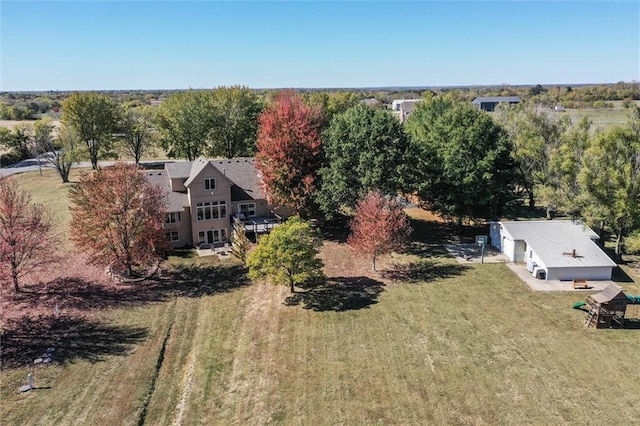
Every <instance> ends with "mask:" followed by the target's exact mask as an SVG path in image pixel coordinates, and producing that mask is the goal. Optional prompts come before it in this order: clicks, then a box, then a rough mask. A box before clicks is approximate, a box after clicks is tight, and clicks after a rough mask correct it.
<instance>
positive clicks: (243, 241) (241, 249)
mask: <svg viewBox="0 0 640 426" xmlns="http://www.w3.org/2000/svg"><path fill="white" fill-rule="evenodd" d="M250 246H251V242H249V238H247V234H246V233H245V232H244V224H243V223H242V222H241V221H236V222H235V223H234V224H233V232H232V234H231V254H233V255H234V256H235V257H236V258H237V259H239V260H240V261H242V263H244V264H245V265H246V263H247V253H248V252H249V247H250Z"/></svg>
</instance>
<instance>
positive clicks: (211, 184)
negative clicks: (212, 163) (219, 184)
mask: <svg viewBox="0 0 640 426" xmlns="http://www.w3.org/2000/svg"><path fill="white" fill-rule="evenodd" d="M204 189H205V190H207V191H213V190H214V189H216V180H215V178H204Z"/></svg>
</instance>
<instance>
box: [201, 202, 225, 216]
mask: <svg viewBox="0 0 640 426" xmlns="http://www.w3.org/2000/svg"><path fill="white" fill-rule="evenodd" d="M196 217H197V219H198V220H211V219H224V218H225V217H227V203H226V201H206V202H203V203H197V204H196Z"/></svg>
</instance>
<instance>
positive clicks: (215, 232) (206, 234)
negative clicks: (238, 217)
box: [198, 229, 227, 244]
mask: <svg viewBox="0 0 640 426" xmlns="http://www.w3.org/2000/svg"><path fill="white" fill-rule="evenodd" d="M225 241H227V230H226V229H211V230H209V231H200V232H198V243H199V244H213V243H219V242H225Z"/></svg>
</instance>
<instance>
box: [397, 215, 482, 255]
mask: <svg viewBox="0 0 640 426" xmlns="http://www.w3.org/2000/svg"><path fill="white" fill-rule="evenodd" d="M411 227H412V228H413V233H412V237H411V239H412V243H411V245H410V246H409V248H408V250H407V252H408V253H409V254H413V255H415V256H418V257H449V254H448V252H447V250H446V249H445V248H444V247H443V244H447V243H463V242H470V243H472V242H474V241H475V236H476V235H488V234H489V228H488V226H487V225H458V224H455V223H449V222H436V221H431V220H422V219H411Z"/></svg>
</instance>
